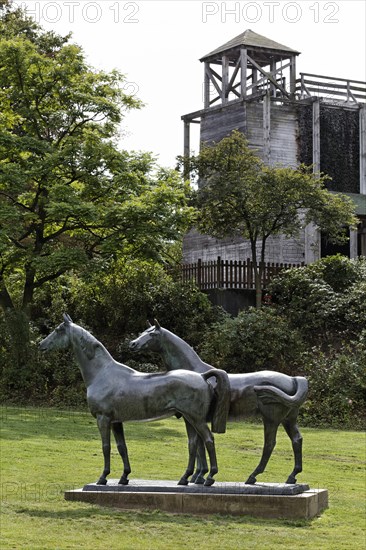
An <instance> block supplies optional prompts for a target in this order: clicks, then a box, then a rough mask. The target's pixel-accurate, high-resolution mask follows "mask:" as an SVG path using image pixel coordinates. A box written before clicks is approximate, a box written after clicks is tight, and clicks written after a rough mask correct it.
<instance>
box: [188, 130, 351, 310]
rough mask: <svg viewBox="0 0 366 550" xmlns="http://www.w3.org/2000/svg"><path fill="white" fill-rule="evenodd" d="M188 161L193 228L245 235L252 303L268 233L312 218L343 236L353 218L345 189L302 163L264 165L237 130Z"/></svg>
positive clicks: (289, 232) (288, 230) (337, 238)
mask: <svg viewBox="0 0 366 550" xmlns="http://www.w3.org/2000/svg"><path fill="white" fill-rule="evenodd" d="M190 166H191V169H192V170H193V171H194V172H195V173H196V174H197V175H198V177H199V178H200V180H201V181H202V184H201V185H200V187H199V190H198V192H197V207H198V212H197V218H198V220H197V221H198V227H199V229H200V230H201V231H203V232H205V233H207V234H209V235H212V236H214V237H217V238H222V237H226V236H235V235H236V236H241V237H243V238H245V239H249V242H250V246H251V253H252V259H253V263H254V265H255V283H256V304H257V306H258V307H260V305H261V287H260V280H261V270H262V263H263V262H264V259H265V251H266V243H267V240H268V238H269V237H270V236H276V235H280V234H284V235H286V236H288V237H290V236H294V235H296V234H298V232H299V231H300V229H301V228H302V227H304V226H306V225H307V224H309V223H310V222H313V223H315V224H316V225H317V226H318V227H319V228H320V229H322V230H323V231H324V232H325V233H326V234H327V235H328V238H329V240H331V241H334V242H343V241H344V240H345V239H346V238H347V237H346V232H345V229H344V228H345V226H354V225H355V224H356V218H355V215H354V205H353V203H352V201H351V200H350V199H349V198H348V197H347V196H346V195H341V194H333V193H330V192H329V191H328V190H327V189H326V188H325V186H324V182H325V180H326V179H327V176H324V175H320V174H313V173H312V170H311V168H307V167H305V166H300V167H299V168H298V169H294V168H289V167H270V166H265V165H264V164H263V163H262V161H261V160H260V159H259V158H258V157H256V156H255V154H254V152H253V151H252V150H251V149H250V148H249V146H248V142H247V140H246V138H245V137H244V135H243V134H242V133H241V132H239V131H234V132H233V133H232V135H231V136H229V137H227V138H224V139H223V140H221V141H220V142H219V143H217V144H215V145H213V146H207V145H206V146H204V147H203V148H202V150H201V152H200V153H199V155H197V156H196V157H193V158H191V159H190Z"/></svg>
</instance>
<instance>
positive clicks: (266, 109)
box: [263, 92, 271, 164]
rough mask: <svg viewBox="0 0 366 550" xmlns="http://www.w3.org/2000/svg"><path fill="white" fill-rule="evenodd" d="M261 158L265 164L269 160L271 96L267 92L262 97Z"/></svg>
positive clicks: (268, 162)
mask: <svg viewBox="0 0 366 550" xmlns="http://www.w3.org/2000/svg"><path fill="white" fill-rule="evenodd" d="M263 160H264V162H265V164H270V161H271V98H270V95H269V92H267V93H266V95H265V97H264V99H263Z"/></svg>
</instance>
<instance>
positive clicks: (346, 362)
mask: <svg viewBox="0 0 366 550" xmlns="http://www.w3.org/2000/svg"><path fill="white" fill-rule="evenodd" d="M365 336H366V333H365ZM365 343H366V339H365V338H363V339H361V340H360V342H359V343H358V344H357V345H355V346H354V347H350V346H349V345H345V346H344V347H343V348H342V349H341V350H340V351H339V352H338V353H328V354H325V353H324V352H322V351H320V350H319V349H313V350H312V352H308V353H307V354H305V355H304V364H305V376H307V378H308V380H309V396H308V400H307V401H306V402H305V404H304V405H303V408H302V410H301V414H302V416H303V418H304V420H305V421H306V422H307V423H308V424H310V425H312V426H316V425H328V426H333V427H341V428H343V429H344V428H351V429H360V428H365V414H366V371H365V364H366V345H365Z"/></svg>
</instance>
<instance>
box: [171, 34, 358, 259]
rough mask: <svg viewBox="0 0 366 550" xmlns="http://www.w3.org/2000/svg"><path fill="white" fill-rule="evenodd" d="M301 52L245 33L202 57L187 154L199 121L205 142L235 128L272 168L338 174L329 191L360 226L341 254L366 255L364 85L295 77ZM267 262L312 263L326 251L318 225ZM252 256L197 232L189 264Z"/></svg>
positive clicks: (235, 243) (275, 246)
mask: <svg viewBox="0 0 366 550" xmlns="http://www.w3.org/2000/svg"><path fill="white" fill-rule="evenodd" d="M299 53H300V52H298V51H297V50H294V49H292V48H289V47H287V46H284V45H283V44H279V43H278V42H275V41H273V40H271V39H269V38H266V37H264V36H261V35H259V34H257V33H255V32H253V31H251V30H246V31H245V32H243V33H242V34H240V35H239V36H236V37H235V38H233V39H232V40H230V41H228V42H226V43H225V44H223V45H222V46H220V47H219V48H216V49H215V50H213V51H212V52H210V53H208V54H207V55H205V56H203V57H202V58H201V59H200V61H201V62H202V63H203V66H204V94H203V96H204V101H203V108H202V109H200V110H198V111H195V112H193V113H188V114H186V115H183V116H182V120H183V123H184V154H185V155H189V153H190V125H191V124H192V123H198V124H200V141H201V143H202V142H204V143H210V142H218V141H220V140H221V139H222V138H224V137H225V136H227V135H229V134H230V133H231V132H232V131H233V130H234V129H238V130H240V131H241V132H243V133H244V134H245V136H246V137H247V139H248V141H249V145H250V146H251V147H253V149H255V151H256V154H257V155H258V156H260V157H261V158H262V160H263V161H264V162H265V163H267V164H269V165H270V164H272V165H283V166H293V167H296V166H298V165H299V164H300V163H304V164H307V165H313V166H314V170H315V171H321V172H324V173H327V174H328V175H330V176H331V177H332V180H331V181H330V183H329V189H330V190H331V191H334V192H344V193H347V194H349V196H351V198H352V199H353V200H354V201H355V204H356V209H357V214H358V215H359V218H360V225H359V229H358V231H357V232H351V234H350V243H349V246H348V247H346V249H344V250H343V251H342V252H344V253H345V254H348V255H349V256H350V257H356V256H358V255H361V254H362V255H365V256H366V108H365V102H366V83H365V82H360V81H354V80H345V79H340V78H334V77H326V76H320V75H314V74H304V73H300V75H299V76H296V60H297V56H298V55H299ZM267 251H268V252H267V260H268V261H275V262H278V261H279V262H287V263H300V262H304V261H305V263H309V262H311V261H314V260H316V259H318V258H320V257H321V256H323V255H327V254H329V253H334V252H336V250H328V249H327V245H326V242H325V241H322V237H321V234H320V232H319V231H318V230H317V228H315V227H310V226H309V227H307V228H306V229H305V231H304V233H303V234H302V235H300V236H299V237H298V238H297V239H285V238H282V237H280V238H274V239H272V240H271V242H269V245H268V247H267ZM217 256H220V257H221V258H225V259H229V260H230V259H233V260H237V259H246V258H248V257H250V256H251V254H250V247H249V245H248V243H246V242H245V241H244V240H242V239H223V240H220V241H219V240H217V239H214V238H211V237H208V236H205V235H200V234H199V233H198V232H197V231H195V230H192V231H191V232H190V233H189V234H188V235H187V236H186V238H185V242H184V261H185V262H186V263H191V262H195V261H197V260H198V259H200V260H203V261H205V260H214V259H216V258H217Z"/></svg>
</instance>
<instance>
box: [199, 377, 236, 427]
mask: <svg viewBox="0 0 366 550" xmlns="http://www.w3.org/2000/svg"><path fill="white" fill-rule="evenodd" d="M201 376H202V377H203V379H204V380H206V381H207V380H208V379H209V378H212V377H215V378H216V387H215V398H214V407H213V411H212V418H211V428H212V431H213V432H214V433H218V434H222V433H225V432H226V422H227V417H228V414H229V407H230V382H229V377H228V375H227V372H225V371H224V370H220V369H212V370H209V371H207V372H204V373H202V374H201Z"/></svg>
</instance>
